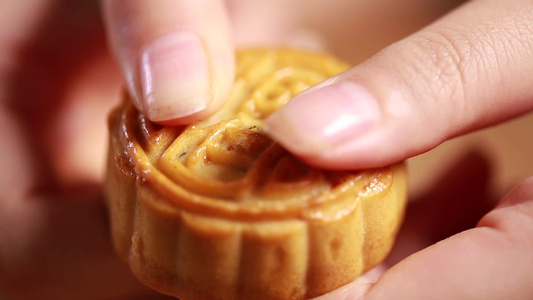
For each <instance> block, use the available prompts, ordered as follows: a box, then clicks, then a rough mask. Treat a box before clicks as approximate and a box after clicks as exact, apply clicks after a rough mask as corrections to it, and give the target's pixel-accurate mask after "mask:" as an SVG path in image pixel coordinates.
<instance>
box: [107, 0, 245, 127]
mask: <svg viewBox="0 0 533 300" xmlns="http://www.w3.org/2000/svg"><path fill="white" fill-rule="evenodd" d="M103 4H104V11H105V15H106V24H107V28H108V35H109V41H110V45H111V48H112V49H113V52H114V54H115V56H116V58H117V60H118V62H119V64H120V66H121V69H122V72H123V75H124V79H125V83H126V86H127V89H128V91H129V93H130V96H131V99H132V100H133V102H134V104H135V106H136V107H137V108H138V109H139V110H140V111H142V112H143V113H144V114H145V115H147V117H148V118H149V119H150V120H152V121H154V122H157V123H173V124H182V123H188V122H191V121H193V120H197V119H198V118H204V117H206V116H207V115H208V114H210V113H212V112H213V111H215V110H216V108H217V107H219V106H220V105H221V103H222V102H224V101H225V98H226V97H227V96H228V95H229V92H230V89H231V86H232V83H233V77H234V59H235V58H234V49H233V44H232V41H231V37H230V32H229V31H230V30H229V21H228V19H227V18H228V16H227V14H226V9H225V7H224V4H223V2H221V1H218V0H201V1H186V0H180V1H171V0H162V1H157V2H149V3H148V2H146V1H141V0H135V1H121V0H104V1H103Z"/></svg>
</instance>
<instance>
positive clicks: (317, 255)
mask: <svg viewBox="0 0 533 300" xmlns="http://www.w3.org/2000/svg"><path fill="white" fill-rule="evenodd" d="M347 67H348V66H347V65H346V64H344V63H342V62H339V61H338V60H336V59H334V58H332V57H329V56H326V55H323V54H317V53H309V52H302V51H294V50H248V51H243V52H239V53H238V55H237V74H236V80H235V85H234V90H233V92H232V94H231V96H230V99H229V101H228V102H227V104H226V105H225V106H224V107H223V108H222V109H221V110H220V111H218V112H217V113H215V114H214V115H213V116H211V117H209V118H208V119H206V120H204V121H202V122H200V123H198V124H195V125H191V126H188V127H184V126H182V127H162V126H159V125H156V124H153V123H151V122H150V121H148V120H147V119H146V118H145V117H144V116H143V115H142V114H140V113H139V112H138V111H137V110H135V108H134V107H133V106H132V104H131V102H130V101H129V100H128V99H126V100H125V101H124V103H123V104H122V106H120V107H119V108H117V109H116V110H115V111H114V112H113V113H112V115H111V118H110V151H109V159H108V173H107V174H108V178H107V181H106V196H107V203H108V208H109V214H110V220H111V231H112V238H113V244H114V247H115V250H116V252H117V253H118V255H119V256H120V257H121V258H122V259H123V260H125V261H126V262H128V264H129V265H130V267H131V270H132V271H133V273H134V274H135V275H136V276H137V277H138V278H139V280H140V281H142V282H143V283H145V284H147V285H148V286H150V287H152V288H154V289H155V290H158V291H160V292H162V293H165V294H169V295H173V296H176V297H179V298H180V299H182V300H189V299H223V300H230V299H304V298H309V297H315V296H318V295H322V294H324V293H327V292H329V291H331V290H333V289H335V288H338V287H340V286H342V285H344V284H346V283H348V282H350V281H352V280H353V279H355V278H356V277H357V276H359V275H360V274H361V273H362V272H364V271H365V270H368V269H370V268H372V267H374V266H375V265H377V264H378V263H380V262H381V261H382V260H383V259H384V258H385V256H386V255H387V253H388V252H389V250H390V249H391V247H392V244H393V241H394V238H395V235H396V233H397V231H398V228H399V226H400V223H401V220H402V217H403V211H404V208H405V199H406V175H405V168H404V165H403V164H397V165H393V166H389V167H385V168H380V169H373V170H364V171H353V172H333V171H325V170H319V169H316V168H313V167H310V166H308V165H306V164H304V163H302V162H301V161H299V160H298V159H296V158H295V157H293V156H291V155H290V154H289V153H288V152H286V151H285V150H284V149H283V148H282V147H280V146H279V145H278V144H276V143H275V142H273V141H272V140H271V139H269V138H268V137H267V136H266V135H265V134H264V133H263V132H262V124H263V120H264V118H266V117H267V116H268V115H269V114H270V113H272V112H273V111H275V110H276V109H278V108H279V107H281V106H282V105H283V104H285V103H286V102H287V101H288V100H289V99H290V98H291V97H293V96H294V95H296V94H297V93H299V92H301V91H302V90H304V89H306V88H307V87H309V86H312V85H314V84H316V83H318V82H320V81H322V80H324V79H326V78H328V77H331V76H333V75H335V74H337V73H340V72H341V71H343V70H345V69H346V68H347ZM324 101H327V99H324Z"/></svg>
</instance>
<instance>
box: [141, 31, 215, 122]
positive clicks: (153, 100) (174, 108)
mask: <svg viewBox="0 0 533 300" xmlns="http://www.w3.org/2000/svg"><path fill="white" fill-rule="evenodd" d="M141 89H142V99H141V102H142V106H143V108H144V111H145V113H146V114H148V117H149V118H150V119H151V120H153V121H165V120H170V119H177V118H180V117H185V116H189V115H192V114H194V113H197V112H199V111H202V110H204V109H205V108H206V107H207V105H208V104H209V102H210V101H211V99H212V96H211V91H210V80H209V64H208V61H207V56H206V52H205V50H204V47H203V45H202V41H201V40H200V39H199V38H198V36H196V35H195V34H193V33H189V32H178V33H172V34H169V35H166V36H163V37H161V38H159V39H158V40H156V41H155V42H154V43H152V44H151V45H149V46H148V47H147V48H146V49H145V50H144V51H143V53H142V57H141Z"/></svg>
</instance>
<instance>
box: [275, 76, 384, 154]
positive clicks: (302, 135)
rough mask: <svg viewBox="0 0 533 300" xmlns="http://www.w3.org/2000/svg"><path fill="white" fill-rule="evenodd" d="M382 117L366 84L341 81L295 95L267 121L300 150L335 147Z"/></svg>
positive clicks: (283, 140) (288, 144)
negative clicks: (366, 88)
mask: <svg viewBox="0 0 533 300" xmlns="http://www.w3.org/2000/svg"><path fill="white" fill-rule="evenodd" d="M378 119H379V105H378V102H377V101H376V99H375V98H374V97H373V96H372V95H371V94H370V93H368V92H367V91H366V90H365V89H364V88H363V87H362V86H360V85H358V84H356V83H353V82H349V81H337V82H334V83H333V84H331V85H327V86H324V87H320V88H318V89H315V90H312V91H310V92H304V93H302V94H300V95H297V96H296V97H294V98H293V99H292V100H291V101H289V103H287V104H286V105H285V106H284V107H283V108H282V109H280V110H279V111H277V112H276V113H274V114H272V115H271V116H270V117H269V118H268V119H267V120H266V122H265V130H266V131H267V132H268V133H269V134H270V135H271V136H272V137H274V138H276V139H278V141H279V142H280V143H281V144H282V145H284V146H286V147H288V148H291V149H293V150H297V152H301V153H306V154H316V153H319V152H322V153H323V152H324V151H328V150H330V149H334V148H335V147H336V146H339V145H342V144H344V143H347V142H349V141H351V140H353V139H355V138H357V137H359V136H361V135H362V134H364V133H365V132H367V131H369V130H370V129H371V128H372V127H373V126H374V125H375V124H376V123H377V122H378Z"/></svg>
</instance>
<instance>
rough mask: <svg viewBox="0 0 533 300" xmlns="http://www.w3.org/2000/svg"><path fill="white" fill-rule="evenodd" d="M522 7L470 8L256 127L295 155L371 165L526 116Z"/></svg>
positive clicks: (532, 92)
mask: <svg viewBox="0 0 533 300" xmlns="http://www.w3.org/2000/svg"><path fill="white" fill-rule="evenodd" d="M532 11H533V8H532V6H531V4H530V1H525V0H517V1H512V2H510V1H470V2H468V3H467V4H465V5H463V6H462V7H460V8H459V9H457V10H456V11H454V12H452V13H450V14H449V15H448V16H446V17H444V18H442V19H441V20H439V21H437V22H436V23H434V24H432V25H430V26H429V27H427V28H425V29H423V30H421V31H420V32H418V33H416V34H413V35H412V36H410V37H408V38H406V39H404V40H402V41H400V42H397V43H396V44H394V45H392V46H390V47H387V48H386V49H384V50H383V51H381V52H380V53H378V54H377V55H375V56H374V57H372V58H370V59H369V60H368V61H366V62H364V63H363V64H361V65H358V66H356V67H355V68H353V69H351V70H349V71H347V72H345V73H343V74H340V75H339V76H337V77H335V78H332V79H330V80H327V81H325V82H323V83H322V84H319V85H318V86H317V87H314V88H312V89H311V90H309V91H307V92H304V93H303V94H301V95H299V96H296V97H295V98H294V99H293V100H291V101H290V102H289V103H288V104H287V105H286V106H284V107H283V108H282V109H281V110H279V111H278V112H276V113H274V114H272V116H271V117H270V118H269V119H268V120H267V121H266V126H265V129H266V131H267V132H268V133H269V134H270V135H271V136H273V137H274V138H276V139H277V140H279V142H280V143H281V144H283V145H284V146H285V147H287V148H288V149H289V150H291V151H292V152H294V153H295V154H297V155H299V156H301V157H302V158H303V159H305V160H307V161H308V162H310V163H313V164H315V165H319V166H323V167H329V168H354V167H375V166H380V165H385V164H389V163H391V162H394V161H398V160H401V159H405V158H407V157H410V156H413V155H416V154H419V153H422V152H425V151H427V150H429V149H431V148H433V147H435V146H437V145H438V144H440V143H441V142H443V141H444V140H446V139H449V138H451V137H454V136H457V135H459V134H463V133H466V132H469V131H472V130H474V129H477V128H481V127H484V126H488V125H490V124H495V123H498V122H501V121H503V120H506V119H509V118H512V117H514V116H517V115H519V114H522V113H525V112H527V111H529V110H531V109H532V108H533V101H532V99H533V87H532V86H531V83H530V81H531V80H530V78H532V76H533V53H532V52H531V49H532V47H533V14H532V13H531V12H532Z"/></svg>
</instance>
